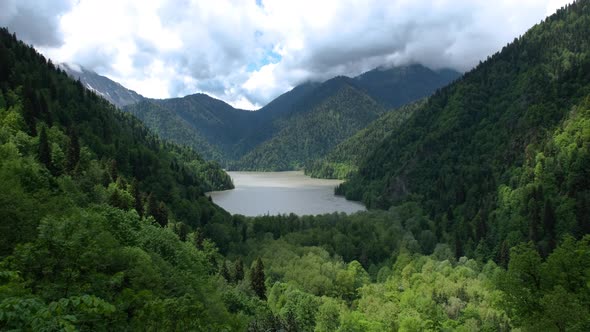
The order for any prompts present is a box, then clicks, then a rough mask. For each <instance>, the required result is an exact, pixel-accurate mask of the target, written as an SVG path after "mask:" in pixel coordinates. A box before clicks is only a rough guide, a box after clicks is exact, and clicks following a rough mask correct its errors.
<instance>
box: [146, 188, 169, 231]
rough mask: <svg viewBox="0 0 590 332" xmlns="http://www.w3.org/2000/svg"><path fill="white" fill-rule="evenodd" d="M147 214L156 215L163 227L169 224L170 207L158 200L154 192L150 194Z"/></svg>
mask: <svg viewBox="0 0 590 332" xmlns="http://www.w3.org/2000/svg"><path fill="white" fill-rule="evenodd" d="M147 205H148V206H147V214H148V215H150V216H152V217H154V219H155V220H156V222H157V223H158V224H160V226H162V227H166V225H168V209H167V208H166V204H164V202H158V201H157V200H156V198H155V197H154V195H153V194H150V195H149V196H148V204H147Z"/></svg>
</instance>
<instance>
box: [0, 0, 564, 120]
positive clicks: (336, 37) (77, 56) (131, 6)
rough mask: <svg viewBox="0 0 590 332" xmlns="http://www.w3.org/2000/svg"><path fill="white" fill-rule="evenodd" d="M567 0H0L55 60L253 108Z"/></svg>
mask: <svg viewBox="0 0 590 332" xmlns="http://www.w3.org/2000/svg"><path fill="white" fill-rule="evenodd" d="M569 2H571V1H570V0H494V1H490V0H430V1H420V0H293V1H289V0H244V1H240V0H234V1H229V0H215V1H205V0H202V1H197V0H141V1H140V0H36V1H35V0H1V1H0V26H6V27H8V28H9V29H10V30H11V31H13V32H15V33H16V34H17V36H18V37H19V38H21V39H23V40H24V41H26V42H27V43H29V44H32V45H33V46H35V47H36V48H37V49H38V50H39V51H40V52H42V53H43V54H44V55H46V56H47V57H49V58H51V59H52V60H53V61H54V62H56V63H61V62H67V63H73V64H79V65H81V66H84V67H85V68H88V69H91V70H94V71H96V72H97V73H99V74H101V75H104V76H107V77H109V78H111V79H113V80H115V81H117V82H119V83H121V84H122V85H123V86H125V87H127V88H130V89H132V90H135V91H137V92H138V93H140V94H142V95H144V96H146V97H151V98H168V97H181V96H185V95H189V94H193V93H197V92H202V93H207V94H209V95H211V96H213V97H215V98H219V99H221V100H224V101H226V102H228V103H230V104H231V105H233V106H235V107H238V108H243V109H257V108H260V107H261V106H264V105H265V104H266V103H268V102H269V101H271V100H272V99H274V98H276V97H277V96H278V95H280V94H282V93H284V92H286V91H288V90H290V89H291V88H293V87H294V86H296V85H298V84H301V83H303V82H306V81H321V80H326V79H328V78H331V77H334V76H336V75H347V76H356V75H359V74H361V73H363V72H365V71H368V70H371V69H373V68H375V67H392V66H403V65H408V64H416V63H419V64H422V65H425V66H428V67H430V68H432V69H440V68H452V69H455V70H458V71H467V70H469V69H471V68H473V67H474V66H475V65H476V64H477V63H479V61H480V60H485V58H486V57H487V56H489V55H491V54H493V53H495V52H496V51H498V50H500V49H501V48H502V47H503V46H504V45H506V44H507V43H509V42H511V41H512V40H513V39H514V38H515V37H518V36H520V35H522V34H524V33H525V32H526V30H528V29H529V28H530V27H531V26H533V25H534V24H536V23H539V22H540V21H541V20H543V19H544V18H545V17H546V16H548V15H550V14H552V13H554V12H555V10H557V9H558V8H560V7H562V6H563V5H565V4H567V3H569Z"/></svg>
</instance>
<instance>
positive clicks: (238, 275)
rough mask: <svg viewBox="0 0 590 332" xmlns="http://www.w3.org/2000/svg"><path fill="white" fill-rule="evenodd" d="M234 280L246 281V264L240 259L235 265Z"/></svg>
mask: <svg viewBox="0 0 590 332" xmlns="http://www.w3.org/2000/svg"><path fill="white" fill-rule="evenodd" d="M234 280H235V281H236V282H240V281H242V280H244V263H243V262H242V260H241V259H240V258H238V260H237V261H236V262H235V263H234Z"/></svg>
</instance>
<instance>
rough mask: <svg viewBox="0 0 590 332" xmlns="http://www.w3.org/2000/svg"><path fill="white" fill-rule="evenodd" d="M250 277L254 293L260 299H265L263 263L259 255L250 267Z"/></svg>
mask: <svg viewBox="0 0 590 332" xmlns="http://www.w3.org/2000/svg"><path fill="white" fill-rule="evenodd" d="M250 278H251V283H252V289H253V290H254V293H256V295H257V296H258V297H259V298H260V299H262V300H266V285H265V284H264V281H265V276H264V264H263V263H262V259H260V257H258V258H257V259H256V261H255V262H254V266H253V267H252V270H251V272H250Z"/></svg>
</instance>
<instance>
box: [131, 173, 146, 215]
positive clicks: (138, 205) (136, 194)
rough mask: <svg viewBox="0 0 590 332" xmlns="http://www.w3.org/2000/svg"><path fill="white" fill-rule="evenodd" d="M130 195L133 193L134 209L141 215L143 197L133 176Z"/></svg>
mask: <svg viewBox="0 0 590 332" xmlns="http://www.w3.org/2000/svg"><path fill="white" fill-rule="evenodd" d="M131 195H133V207H134V208H135V211H137V214H139V216H140V217H143V199H142V197H141V191H140V190H139V181H137V179H135V178H134V179H133V181H132V182H131Z"/></svg>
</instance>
